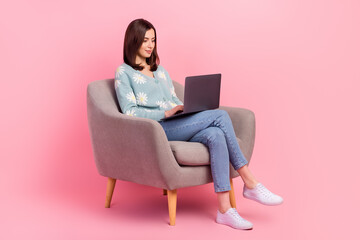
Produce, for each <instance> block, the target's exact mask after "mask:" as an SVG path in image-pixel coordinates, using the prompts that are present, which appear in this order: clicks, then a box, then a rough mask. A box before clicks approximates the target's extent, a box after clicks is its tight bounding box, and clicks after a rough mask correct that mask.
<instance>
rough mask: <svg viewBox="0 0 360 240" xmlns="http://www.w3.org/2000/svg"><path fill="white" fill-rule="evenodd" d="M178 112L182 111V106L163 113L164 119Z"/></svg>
mask: <svg viewBox="0 0 360 240" xmlns="http://www.w3.org/2000/svg"><path fill="white" fill-rule="evenodd" d="M178 111H181V112H182V111H184V105H177V106H176V107H174V108H173V109H170V110H168V111H165V117H171V116H172V115H174V114H175V113H176V112H178Z"/></svg>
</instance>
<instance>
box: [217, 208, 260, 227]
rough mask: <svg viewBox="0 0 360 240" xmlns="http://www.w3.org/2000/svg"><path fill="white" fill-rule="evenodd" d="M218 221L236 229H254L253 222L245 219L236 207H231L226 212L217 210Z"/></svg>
mask: <svg viewBox="0 0 360 240" xmlns="http://www.w3.org/2000/svg"><path fill="white" fill-rule="evenodd" d="M216 222H217V223H220V224H224V225H227V226H230V227H233V228H236V229H252V227H253V224H252V223H251V222H249V221H247V220H245V219H243V218H242V217H241V216H240V215H239V213H238V212H237V211H236V209H235V208H230V209H229V210H227V211H226V212H225V213H221V212H220V211H219V210H218V211H217V216H216Z"/></svg>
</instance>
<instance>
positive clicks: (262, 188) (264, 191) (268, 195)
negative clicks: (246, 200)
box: [258, 185, 274, 199]
mask: <svg viewBox="0 0 360 240" xmlns="http://www.w3.org/2000/svg"><path fill="white" fill-rule="evenodd" d="M258 190H259V191H260V192H261V193H262V194H263V196H264V197H266V198H268V199H269V198H272V197H273V195H274V194H273V193H272V192H270V191H269V190H268V189H267V188H266V187H265V186H264V185H259V186H258Z"/></svg>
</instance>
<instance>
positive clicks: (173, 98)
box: [163, 68, 184, 105]
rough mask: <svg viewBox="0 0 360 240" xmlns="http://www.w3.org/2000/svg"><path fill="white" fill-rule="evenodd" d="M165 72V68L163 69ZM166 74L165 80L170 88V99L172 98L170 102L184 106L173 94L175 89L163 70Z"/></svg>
mask: <svg viewBox="0 0 360 240" xmlns="http://www.w3.org/2000/svg"><path fill="white" fill-rule="evenodd" d="M163 69H164V70H165V68H163ZM165 72H166V74H167V79H168V84H169V86H170V92H171V97H172V100H173V101H174V102H175V103H176V104H177V105H184V103H183V102H181V101H180V99H179V98H178V97H177V96H176V93H175V87H174V85H173V82H172V80H171V78H170V75H169V73H168V72H167V71H166V70H165Z"/></svg>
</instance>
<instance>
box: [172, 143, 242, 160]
mask: <svg viewBox="0 0 360 240" xmlns="http://www.w3.org/2000/svg"><path fill="white" fill-rule="evenodd" d="M237 140H238V143H239V142H240V139H239V138H237ZM169 143H170V148H171V150H172V152H173V154H174V156H175V159H176V161H177V162H178V163H179V164H180V165H188V166H201V165H210V154H209V151H208V148H207V147H206V146H205V145H204V144H202V143H199V142H185V141H169Z"/></svg>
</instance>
